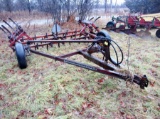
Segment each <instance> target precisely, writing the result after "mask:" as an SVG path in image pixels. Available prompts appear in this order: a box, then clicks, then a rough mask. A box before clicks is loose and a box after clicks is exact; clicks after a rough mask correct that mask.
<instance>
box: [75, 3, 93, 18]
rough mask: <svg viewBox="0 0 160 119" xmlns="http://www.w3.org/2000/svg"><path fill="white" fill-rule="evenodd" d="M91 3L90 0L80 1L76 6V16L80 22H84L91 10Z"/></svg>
mask: <svg viewBox="0 0 160 119" xmlns="http://www.w3.org/2000/svg"><path fill="white" fill-rule="evenodd" d="M93 3H94V2H93V1H91V0H80V2H79V6H78V15H79V18H80V19H81V20H84V19H85V18H86V17H87V15H88V14H89V13H91V10H92V8H93Z"/></svg>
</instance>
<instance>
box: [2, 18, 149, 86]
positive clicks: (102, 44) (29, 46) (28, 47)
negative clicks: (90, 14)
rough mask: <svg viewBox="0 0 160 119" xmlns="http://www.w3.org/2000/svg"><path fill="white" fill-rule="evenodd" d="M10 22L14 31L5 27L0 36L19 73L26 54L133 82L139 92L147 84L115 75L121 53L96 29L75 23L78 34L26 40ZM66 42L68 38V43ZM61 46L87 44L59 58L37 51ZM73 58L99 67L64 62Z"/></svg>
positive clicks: (28, 37)
mask: <svg viewBox="0 0 160 119" xmlns="http://www.w3.org/2000/svg"><path fill="white" fill-rule="evenodd" d="M97 19H98V18H97ZM97 19H96V20H97ZM96 20H95V21H96ZM10 21H12V22H13V23H14V24H15V25H16V31H14V32H13V33H11V32H10V31H9V30H8V29H7V28H6V27H5V26H2V28H1V29H2V31H3V32H4V33H7V32H8V33H7V34H9V35H7V36H8V38H9V42H10V45H9V46H10V47H11V48H12V49H13V51H15V52H16V56H17V60H18V64H19V67H20V68H21V69H23V68H26V67H27V61H26V53H29V54H30V53H33V54H37V55H41V56H44V57H47V58H51V59H54V60H56V61H60V62H64V63H67V64H70V65H74V66H77V67H81V68H85V69H88V70H92V71H94V72H98V73H102V74H106V75H110V76H113V77H117V78H119V79H123V80H125V81H129V82H133V83H135V84H138V85H139V86H140V88H141V89H144V88H145V87H147V86H148V83H149V81H148V79H147V77H146V76H145V75H144V76H138V75H134V76H132V75H130V74H129V73H128V74H124V73H121V72H119V69H121V68H120V64H121V63H122V61H123V52H122V50H121V48H120V47H119V46H118V44H117V43H116V42H115V41H113V40H112V39H111V37H110V36H109V34H108V33H107V32H106V31H100V30H99V29H98V27H96V26H95V25H94V23H92V22H89V21H79V23H80V24H81V25H82V26H83V28H82V29H81V30H75V31H67V32H61V33H55V34H54V33H52V34H50V35H47V34H46V35H44V36H35V37H30V36H28V35H27V34H26V32H25V31H24V30H23V29H22V27H21V26H19V25H18V24H17V23H15V22H14V21H13V20H12V19H10ZM4 22H5V23H6V24H7V25H8V26H9V27H10V28H11V29H13V28H12V27H11V26H10V25H9V24H8V23H7V22H6V21H4ZM86 29H88V30H86ZM24 37H26V38H24ZM66 38H68V39H69V38H70V40H68V39H66ZM65 43H69V44H72V43H87V44H88V43H89V44H90V45H89V46H88V47H87V48H85V49H82V50H78V51H75V52H72V53H67V54H64V55H61V56H55V55H49V54H47V53H44V52H40V51H37V50H38V48H39V47H40V46H46V47H47V49H48V47H49V46H51V47H53V45H55V44H58V46H59V47H60V44H65ZM115 45H116V46H117V47H118V49H119V51H120V53H121V60H119V57H118V55H117V54H118V53H117V51H116V49H115ZM110 47H113V49H114V51H115V54H116V60H114V59H112V57H111V55H110ZM94 53H101V54H102V55H103V59H100V58H97V57H95V56H94V55H92V54H94ZM74 55H82V56H83V57H84V58H85V59H88V60H89V61H91V62H93V63H95V64H96V65H98V66H99V67H96V66H92V65H88V64H84V63H80V62H78V61H74V60H70V59H67V58H68V57H71V56H74Z"/></svg>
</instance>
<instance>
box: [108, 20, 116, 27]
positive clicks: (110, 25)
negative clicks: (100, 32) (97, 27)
mask: <svg viewBox="0 0 160 119" xmlns="http://www.w3.org/2000/svg"><path fill="white" fill-rule="evenodd" d="M106 28H115V24H114V22H112V21H110V22H108V23H107V25H106Z"/></svg>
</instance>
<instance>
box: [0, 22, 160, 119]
mask: <svg viewBox="0 0 160 119" xmlns="http://www.w3.org/2000/svg"><path fill="white" fill-rule="evenodd" d="M98 24H100V25H103V24H105V22H102V21H99V22H98ZM63 27H64V29H65V28H66V27H67V28H68V26H65V25H64V26H63ZM77 27H78V26H77ZM101 27H102V26H101ZM72 28H73V27H72ZM25 30H26V32H27V33H29V34H30V35H33V36H34V33H35V32H36V34H43V33H46V32H50V31H51V25H46V26H36V28H35V29H33V27H32V26H31V27H29V28H27V27H25ZM109 33H110V35H111V37H112V38H113V39H114V40H115V41H116V42H117V43H118V44H119V45H120V46H121V47H122V50H123V52H124V62H123V64H122V65H123V67H124V68H125V69H127V66H126V64H127V62H126V60H127V58H128V57H127V52H128V44H127V42H128V40H129V39H130V41H131V46H130V58H129V61H130V72H132V73H133V74H139V75H144V74H146V75H147V77H148V79H149V80H150V84H149V86H148V87H147V88H146V89H145V90H141V89H140V88H139V86H137V85H135V84H130V83H128V82H125V81H122V80H120V79H117V78H113V77H109V76H107V75H103V74H99V73H95V72H93V71H88V70H85V69H82V68H78V67H75V66H71V65H68V64H64V63H60V62H58V61H56V62H55V61H53V60H51V59H47V58H44V57H41V56H37V55H34V54H32V55H31V56H29V57H27V62H28V67H27V69H24V70H20V69H19V68H18V65H17V60H16V57H15V54H14V53H13V52H12V51H11V49H10V48H9V47H8V44H9V43H8V42H7V39H6V38H5V36H4V35H3V34H2V33H1V32H0V36H1V37H0V118H1V119H159V115H160V82H159V81H160V39H158V38H156V37H155V30H153V31H151V36H146V37H143V38H139V37H136V36H134V35H126V34H123V33H114V32H109ZM86 46H87V45H86V44H73V45H71V46H70V45H68V44H66V45H65V46H63V45H62V46H61V48H58V47H57V46H55V47H54V48H51V49H50V50H49V51H47V50H46V49H44V48H41V49H40V50H41V51H43V52H49V53H50V54H55V55H58V54H64V53H67V52H70V51H74V50H77V49H80V48H83V47H86ZM72 59H75V60H78V61H81V62H85V63H88V61H87V60H84V59H83V57H73V58H72Z"/></svg>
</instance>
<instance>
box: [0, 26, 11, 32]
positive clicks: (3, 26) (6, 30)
mask: <svg viewBox="0 0 160 119" xmlns="http://www.w3.org/2000/svg"><path fill="white" fill-rule="evenodd" d="M1 26H2V27H3V29H5V30H6V31H7V32H8V33H10V34H12V33H11V32H10V31H9V30H8V29H7V28H6V27H5V26H3V25H1Z"/></svg>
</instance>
